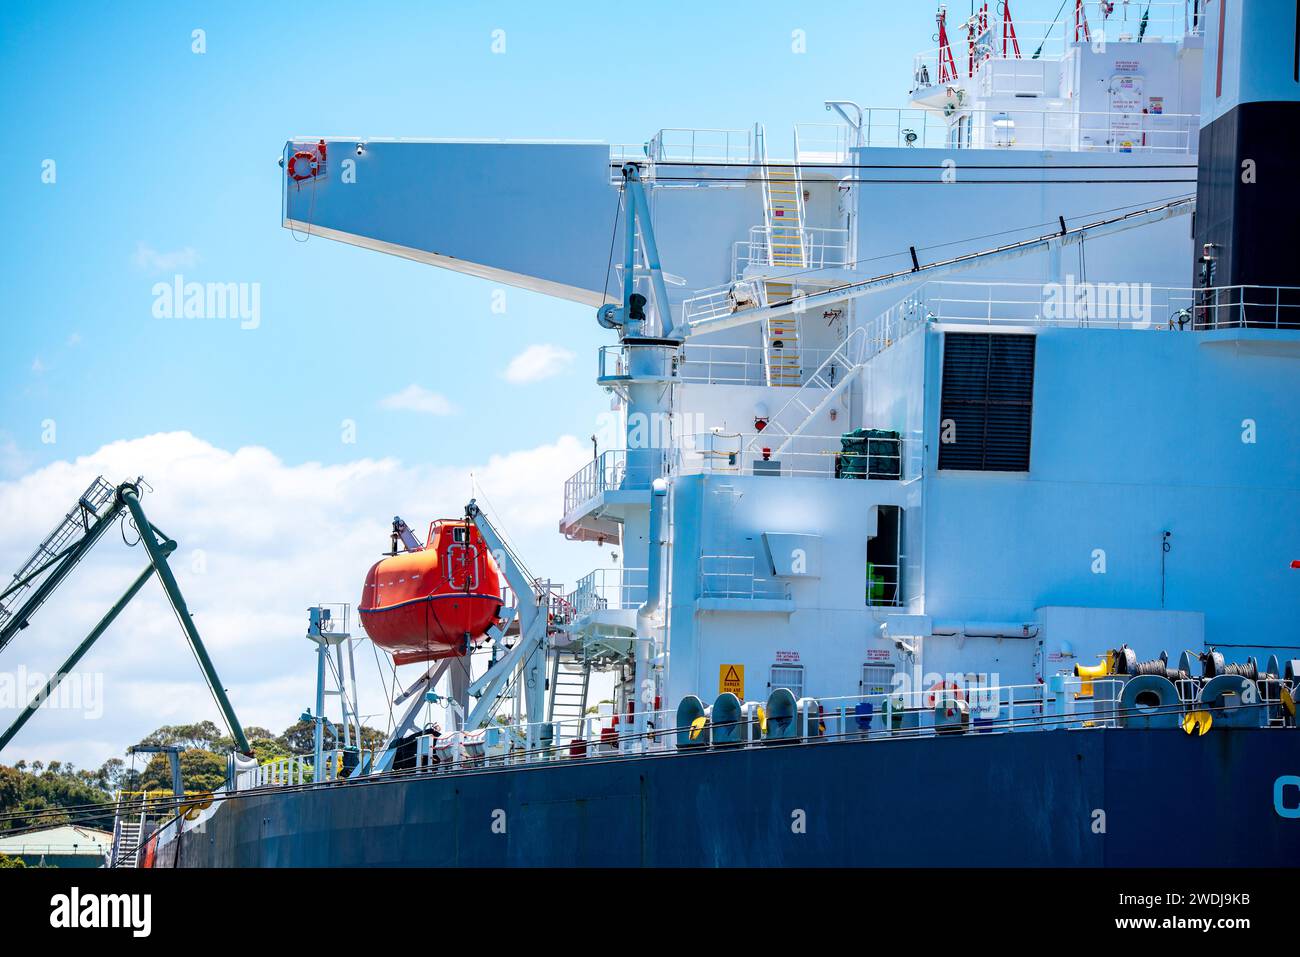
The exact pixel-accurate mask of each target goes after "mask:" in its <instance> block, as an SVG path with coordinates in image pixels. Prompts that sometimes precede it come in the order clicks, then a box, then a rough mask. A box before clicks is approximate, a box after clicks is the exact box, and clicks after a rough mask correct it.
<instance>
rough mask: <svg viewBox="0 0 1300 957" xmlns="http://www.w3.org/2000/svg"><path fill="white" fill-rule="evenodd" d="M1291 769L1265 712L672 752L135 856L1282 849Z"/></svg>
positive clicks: (963, 862) (1183, 863)
mask: <svg viewBox="0 0 1300 957" xmlns="http://www.w3.org/2000/svg"><path fill="white" fill-rule="evenodd" d="M1294 775H1300V733H1297V732H1296V731H1295V730H1280V729H1279V730H1265V729H1260V730H1238V729H1214V730H1212V731H1211V732H1210V733H1209V734H1208V735H1206V736H1204V737H1189V736H1188V735H1186V734H1184V733H1183V732H1182V731H1149V730H1079V731H1048V732H1040V733H1016V734H971V735H963V736H960V737H936V738H926V739H913V740H884V741H861V742H854V741H847V742H835V743H830V742H821V743H811V744H800V745H790V746H783V747H756V748H746V749H738V750H709V751H699V752H693V753H689V752H688V753H680V752H679V753H676V754H670V755H663V756H655V757H642V758H613V759H601V760H588V761H563V762H555V763H551V764H539V765H533V766H516V767H509V768H500V769H487V770H480V771H474V772H461V773H451V774H448V773H442V774H420V775H414V776H409V777H405V776H399V777H396V778H389V779H382V778H380V779H375V780H371V781H356V782H345V783H340V784H336V785H332V786H322V787H319V788H311V789H303V790H290V791H283V790H281V791H263V792H254V793H251V794H247V793H241V794H240V795H239V796H237V797H235V798H233V799H230V800H226V801H224V802H222V803H221V805H220V806H219V807H218V809H217V811H216V813H215V814H214V815H213V816H212V817H211V818H210V819H209V820H207V821H206V822H204V823H203V825H202V829H201V830H200V829H196V830H192V831H188V832H186V833H184V834H183V835H181V837H180V839H179V840H173V841H170V842H167V843H163V844H161V846H159V848H158V850H157V853H156V857H155V862H154V863H155V866H162V867H170V866H180V867H280V866H305V867H322V866H330V867H340V866H429V867H435V866H436V867H446V866H475V867H482V866H489V867H490V866H571V865H591V866H602V867H609V866H614V867H621V866H689V867H699V866H742V865H751V866H756V865H757V866H769V865H800V866H900V865H908V866H926V865H935V866H982V867H995V866H1014V867H1022V866H1035V867H1041V866H1047V867H1053V866H1060V867H1080V866H1083V867H1089V866H1098V867H1100V866H1109V867H1115V866H1118V867H1138V866H1142V867H1206V866H1215V867H1223V866H1294V864H1295V863H1296V862H1297V861H1298V860H1300V818H1298V817H1295V816H1289V815H1290V814H1293V813H1295V812H1294V811H1292V810H1291V809H1294V808H1295V807H1296V806H1297V805H1300V787H1297V786H1295V783H1294V782H1288V781H1287V780H1285V778H1286V776H1294ZM1279 779H1284V780H1282V781H1281V782H1280V783H1279ZM164 840H165V838H164Z"/></svg>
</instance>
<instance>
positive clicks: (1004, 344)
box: [939, 332, 1035, 472]
mask: <svg viewBox="0 0 1300 957" xmlns="http://www.w3.org/2000/svg"><path fill="white" fill-rule="evenodd" d="M1034 345H1035V337H1034V336H1022V335H994V334H989V333H974V332H949V333H946V334H945V335H944V346H943V398H942V403H941V409H942V411H941V414H940V423H939V468H941V469H964V470H968V471H971V470H974V471H991V472H1027V471H1029V440H1030V433H1031V431H1032V424H1033V404H1034Z"/></svg>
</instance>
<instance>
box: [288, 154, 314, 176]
mask: <svg viewBox="0 0 1300 957" xmlns="http://www.w3.org/2000/svg"><path fill="white" fill-rule="evenodd" d="M298 160H307V162H309V163H311V164H312V171H311V172H310V173H303V174H301V175H299V173H298ZM315 166H316V154H315V153H312V152H309V151H308V150H299V151H298V152H296V153H294V154H293V156H292V158H290V160H289V178H290V179H292V180H294V181H295V182H299V183H301V182H302V181H303V180H305V179H310V178H311V177H312V176H315V175H316V169H315Z"/></svg>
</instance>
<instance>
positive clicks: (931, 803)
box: [114, 0, 1300, 867]
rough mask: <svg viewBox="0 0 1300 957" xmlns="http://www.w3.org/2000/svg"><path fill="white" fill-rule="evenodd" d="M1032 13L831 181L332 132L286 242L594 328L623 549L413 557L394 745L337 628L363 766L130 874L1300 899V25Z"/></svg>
mask: <svg viewBox="0 0 1300 957" xmlns="http://www.w3.org/2000/svg"><path fill="white" fill-rule="evenodd" d="M994 6H995V8H993V9H991V8H990V6H989V5H988V4H982V5H981V6H979V7H977V8H973V10H972V13H971V16H970V17H969V19H967V20H964V21H957V20H955V19H954V18H953V15H952V14H951V13H950V12H949V11H948V10H946V9H945V8H944V7H942V6H941V7H940V8H939V11H938V15H937V31H936V32H935V42H936V43H937V48H936V49H934V50H931V51H928V52H925V53H922V54H919V55H918V56H917V57H916V59H915V63H914V68H913V73H912V77H911V83H910V90H909V105H908V106H907V107H905V108H899V109H876V108H866V107H863V106H860V105H859V104H857V103H856V102H853V101H851V100H829V101H826V102H825V103H824V104H818V108H819V109H821V107H822V106H823V105H824V107H825V110H826V111H827V112H830V113H831V114H832V115H834V116H836V117H837V118H838V120H839V121H840V122H838V123H837V124H832V125H813V126H804V125H801V126H798V127H796V129H795V130H794V132H793V137H792V138H791V139H790V142H789V145H788V147H787V146H778V145H774V138H773V137H770V136H769V133H768V131H767V130H766V129H765V128H764V127H763V126H762V125H761V124H757V125H755V126H754V127H752V128H750V129H745V130H700V129H663V130H660V131H659V132H658V133H656V134H655V135H653V136H652V137H651V138H650V139H648V140H647V141H646V142H644V143H641V144H636V145H634V146H619V145H614V146H611V145H609V144H598V143H576V142H563V143H559V142H557V143H545V142H509V141H501V142H482V141H453V140H410V139H393V140H380V139H371V140H363V141H357V140H341V139H337V138H330V137H321V136H309V137H301V138H296V139H294V140H291V141H290V142H288V143H286V144H285V146H284V152H283V157H282V160H281V166H282V172H281V174H280V175H281V177H282V180H283V185H284V194H283V210H282V213H283V215H282V219H283V225H284V226H285V227H287V228H289V229H292V230H294V231H295V232H298V233H302V234H310V235H311V236H317V237H325V238H328V239H332V240H337V241H340V242H344V243H349V244H352V245H356V246H360V247H363V248H365V249H369V250H372V251H377V252H381V253H385V254H389V255H396V256H402V257H405V258H408V259H412V260H415V261H418V262H423V263H427V264H429V265H434V266H439V267H442V268H446V269H451V270H456V271H460V272H463V273H467V274H469V275H471V276H476V277H480V278H482V279H485V280H488V281H490V282H492V283H495V284H509V285H511V286H516V287H521V288H525V289H529V290H533V291H536V292H541V293H544V294H547V295H551V296H555V297H558V298H561V299H564V300H568V301H572V302H578V303H583V304H585V305H587V306H590V307H591V308H592V309H593V310H594V311H595V313H596V314H595V316H594V320H595V321H596V322H598V323H599V324H600V326H601V327H602V328H603V329H604V330H606V331H607V332H608V335H609V342H608V344H607V345H605V346H603V347H602V348H601V349H600V351H599V356H598V357H597V363H596V385H597V386H598V387H599V388H600V389H602V390H604V391H605V392H606V393H608V395H609V397H610V401H611V407H612V408H613V409H614V410H616V418H617V421H618V429H617V434H614V435H604V436H600V437H598V438H597V441H598V442H599V445H598V447H597V448H596V449H595V450H594V454H593V457H592V458H591V460H589V461H587V462H586V463H575V466H578V467H577V468H576V471H575V472H574V474H573V476H572V477H571V478H570V479H569V480H568V481H567V482H566V483H565V486H564V488H563V490H562V497H561V494H560V493H561V490H559V489H557V490H556V494H557V505H560V506H561V508H560V509H559V531H560V532H561V533H562V534H563V535H564V536H566V537H567V538H569V539H572V540H577V541H585V542H600V543H603V544H604V545H605V546H607V547H608V549H609V550H610V553H611V554H612V553H615V552H616V553H617V554H616V556H615V557H614V558H612V560H611V562H610V563H609V566H608V567H604V568H598V569H595V570H593V571H592V572H591V573H590V574H588V575H586V576H585V577H583V578H582V579H581V580H580V581H578V582H577V584H576V585H575V586H574V587H572V588H560V587H558V586H555V585H554V584H553V583H551V582H550V581H549V580H548V579H546V578H544V577H541V576H539V575H535V574H533V573H532V572H531V571H529V569H528V566H527V565H526V564H525V562H524V559H523V556H520V555H519V554H517V553H516V551H515V550H514V549H513V548H511V547H510V544H509V540H508V538H507V537H506V535H505V534H504V532H503V529H506V528H508V527H509V522H510V516H509V515H492V516H490V517H489V516H488V515H487V514H485V512H484V510H483V509H482V508H481V507H480V505H479V504H478V503H476V502H473V501H471V502H468V503H467V504H466V506H465V510H464V514H460V515H453V516H446V517H444V518H443V519H442V520H440V523H439V524H437V525H436V526H435V527H434V528H433V529H432V530H431V532H430V535H429V537H428V538H427V539H426V540H425V541H424V542H420V541H419V540H418V539H417V538H416V537H415V536H414V535H413V534H411V532H410V529H409V528H408V527H407V526H406V523H405V522H403V521H401V520H400V519H397V520H395V521H394V523H393V529H392V534H391V548H390V555H389V556H388V557H387V558H385V559H384V560H383V561H382V562H380V563H379V564H377V565H376V566H375V567H374V568H373V569H372V570H371V572H370V575H369V576H368V577H367V579H366V583H365V591H364V593H363V594H362V596H361V603H360V605H359V607H358V612H359V617H360V620H361V625H362V626H363V627H364V628H365V629H366V631H367V632H368V634H369V637H370V639H372V640H373V641H374V643H375V644H376V646H378V647H380V648H383V649H384V650H385V651H386V652H388V653H390V654H391V655H392V657H393V661H394V664H395V665H398V666H402V667H403V668H405V669H407V670H405V671H404V672H403V674H404V675H405V676H406V677H405V679H404V681H403V686H402V689H401V691H400V694H397V695H395V696H394V698H393V701H392V702H391V705H392V714H393V726H392V729H391V733H390V734H389V735H388V739H387V741H385V742H384V744H383V745H382V746H381V747H378V748H374V749H370V750H363V749H361V748H360V747H359V740H360V738H359V727H358V724H359V722H358V720H357V713H358V709H357V705H356V701H355V689H352V688H350V687H349V686H348V684H347V681H346V674H347V669H346V668H345V667H344V662H345V661H347V660H348V658H349V656H350V652H351V648H352V644H353V643H354V642H355V641H358V640H364V639H362V638H360V637H359V636H353V635H352V634H351V633H350V631H349V628H348V626H347V625H346V624H345V622H346V621H347V615H346V613H341V612H340V611H338V610H333V611H332V612H331V611H330V610H329V609H326V608H323V607H322V608H315V609H312V610H311V613H310V619H309V620H310V631H309V637H312V638H313V639H314V640H315V641H316V642H317V643H318V647H319V656H320V661H321V662H322V663H321V664H320V666H319V668H318V671H317V674H318V693H317V701H318V702H319V703H320V705H319V706H318V708H317V718H318V719H319V718H321V717H322V715H323V711H322V708H323V705H324V702H325V701H326V696H327V694H335V695H336V698H335V700H337V701H338V702H339V703H340V704H341V705H342V708H341V712H340V713H339V715H338V716H337V717H331V719H330V721H331V724H337V727H338V729H339V732H340V733H339V734H336V735H334V736H333V738H334V740H335V741H336V742H338V743H339V744H338V746H337V747H334V748H332V749H331V748H327V747H326V746H325V742H324V741H323V738H322V735H321V734H320V733H319V731H318V733H317V739H316V742H317V743H316V747H315V749H314V750H313V751H312V753H310V754H304V755H297V756H294V757H292V758H285V759H280V760H277V761H275V762H270V763H265V764H258V763H257V762H256V761H253V760H251V759H249V758H247V757H245V756H242V755H239V754H235V755H232V757H231V762H230V774H229V780H228V783H227V786H226V788H225V789H223V790H222V791H220V792H218V793H216V794H215V795H213V798H212V800H211V801H204V802H199V803H195V802H189V803H186V804H184V805H183V806H182V807H181V809H180V811H181V812H180V813H179V814H178V815H172V814H170V813H169V814H168V815H165V816H164V817H162V818H161V819H157V820H142V821H141V820H137V821H127V820H125V818H124V819H123V820H122V821H119V828H118V830H119V838H120V839H119V841H118V847H117V848H116V850H115V852H114V862H115V863H121V864H127V865H135V864H138V865H141V866H152V867H245V866H248V867H272V866H353V865H355V866H364V865H428V866H444V865H520V866H535V865H590V864H594V865H609V866H638V865H651V866H653V865H690V866H730V865H766V864H790V865H900V864H913V865H915V864H921V865H935V866H944V867H950V866H967V865H985V866H993V865H1003V866H1062V867H1064V866H1124V867H1130V866H1186V867H1191V866H1203V865H1235V866H1265V865H1283V866H1290V865H1293V864H1294V862H1295V861H1296V859H1297V854H1298V853H1300V735H1298V734H1297V728H1296V714H1295V697H1296V695H1297V694H1300V687H1298V686H1297V682H1298V681H1300V634H1298V633H1297V622H1298V621H1300V419H1297V417H1296V415H1295V405H1296V400H1297V398H1300V267H1298V266H1297V264H1296V261H1295V258H1294V256H1293V255H1290V254H1289V253H1285V254H1284V251H1286V250H1290V249H1291V247H1292V246H1293V243H1291V242H1290V239H1289V238H1288V237H1287V235H1286V234H1287V232H1289V231H1290V230H1291V229H1292V228H1293V227H1294V224H1295V223H1296V222H1300V198H1298V196H1300V194H1297V193H1296V191H1295V190H1294V189H1293V188H1292V185H1291V184H1292V177H1291V175H1290V171H1289V170H1288V168H1287V164H1288V163H1289V162H1290V161H1291V159H1290V158H1291V157H1292V156H1294V155H1295V152H1296V149H1295V148H1296V147H1300V143H1297V142H1296V137H1297V133H1296V130H1297V129H1300V74H1297V73H1296V64H1297V63H1300V59H1297V57H1300V53H1298V52H1297V50H1298V49H1300V48H1297V47H1296V46H1295V42H1293V41H1294V37H1295V36H1297V35H1300V32H1298V29H1297V23H1296V17H1297V16H1298V15H1300V14H1298V13H1297V10H1296V9H1295V4H1294V3H1293V2H1291V0H1251V2H1250V3H1248V4H1246V3H1233V2H1225V0H1206V2H1201V0H1186V2H1172V3H1159V2H1153V3H1149V4H1140V5H1139V4H1132V5H1130V4H1128V3H1119V4H1116V3H1100V4H1097V3H1085V2H1082V0H1080V2H1077V3H1070V4H1067V5H1062V13H1061V15H1060V16H1059V17H1058V19H1057V20H1056V21H1051V22H1042V23H1031V22H1029V21H1027V20H1026V21H1018V20H1015V19H1013V17H1012V14H1011V12H1010V10H1009V9H1008V5H1007V4H997V5H994ZM1052 6H1055V5H1054V4H1053V5H1052ZM1138 7H1141V10H1137V9H1136V8H1138ZM926 32H927V33H928V32H929V31H928V28H927V30H926ZM1030 37H1032V38H1033V45H1036V46H1037V50H1036V51H1033V50H1031V49H1029V47H1030V45H1031V44H1030V42H1029V40H1028V39H1027V38H1030ZM1040 40H1041V43H1040V42H1039V41H1040ZM1282 142H1285V143H1288V144H1290V147H1279V146H1278V144H1279V143H1282ZM525 174H526V175H525ZM505 183H509V184H510V185H509V188H508V189H507V188H503V184H505ZM489 224H495V225H489ZM611 235H612V236H613V239H614V241H611ZM311 248H312V247H310V246H309V247H307V248H306V251H305V252H304V253H302V254H304V255H311ZM602 276H603V277H604V280H603V284H602ZM433 517H434V516H424V517H423V518H433ZM361 575H362V569H359V570H358V579H359V580H360V578H361ZM443 609H447V610H448V612H447V614H445V615H444V614H443ZM452 609H454V612H453V611H452ZM325 662H335V663H336V665H337V666H336V667H333V666H332V667H330V668H328V669H327V668H326V667H325V664H324V663H325ZM329 674H332V675H334V676H335V677H336V678H337V679H338V680H339V683H340V686H339V687H334V688H327V687H326V684H327V680H328V679H327V675H329ZM597 686H600V687H604V688H608V687H612V689H613V690H612V693H611V694H609V695H608V700H598V699H599V698H604V697H605V696H604V695H602V694H598V693H597V692H596V691H595V690H594V689H595V688H596V687H597ZM432 708H436V709H437V713H438V714H439V715H440V716H441V720H440V722H439V726H437V727H435V726H433V725H432V724H431V723H430V722H429V720H428V715H429V713H430V710H431V709H432ZM1229 822H1230V824H1229ZM128 833H129V835H130V836H129V838H121V837H120V835H122V834H128ZM1171 834H1179V835H1182V836H1184V837H1185V838H1189V839H1185V840H1170V839H1169V835H1171ZM1192 836H1194V839H1190V838H1191V837H1192Z"/></svg>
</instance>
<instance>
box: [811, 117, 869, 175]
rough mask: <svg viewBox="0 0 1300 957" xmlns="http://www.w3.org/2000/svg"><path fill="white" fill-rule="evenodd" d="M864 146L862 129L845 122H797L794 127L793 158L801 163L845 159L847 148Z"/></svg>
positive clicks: (841, 161)
mask: <svg viewBox="0 0 1300 957" xmlns="http://www.w3.org/2000/svg"><path fill="white" fill-rule="evenodd" d="M863 145H865V143H864V140H863V131H862V130H860V129H854V128H852V127H850V126H848V125H846V124H844V123H796V124H795V127H794V159H795V162H796V163H799V164H800V165H801V166H819V165H827V164H838V163H845V162H848V159H849V151H850V150H852V149H853V148H854V147H858V146H863Z"/></svg>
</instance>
